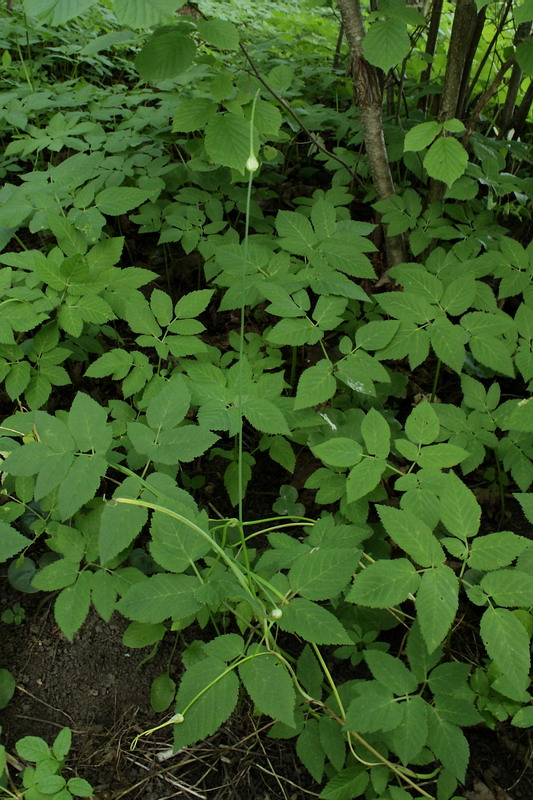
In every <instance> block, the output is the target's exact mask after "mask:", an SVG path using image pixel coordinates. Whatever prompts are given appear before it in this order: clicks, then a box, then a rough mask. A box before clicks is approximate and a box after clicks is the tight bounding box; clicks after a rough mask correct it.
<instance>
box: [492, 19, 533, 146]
mask: <svg viewBox="0 0 533 800" xmlns="http://www.w3.org/2000/svg"><path fill="white" fill-rule="evenodd" d="M530 32H531V22H522V23H521V24H520V25H519V26H518V28H517V30H516V35H515V38H514V43H515V45H517V44H520V42H522V41H524V39H525V38H526V37H527V36H529V34H530ZM521 83H522V70H521V69H520V67H519V66H518V64H515V65H514V66H513V71H512V73H511V78H510V80H509V83H508V85H507V95H506V97H505V103H504V105H503V109H502V113H501V116H500V118H499V119H498V125H499V128H500V133H501V135H502V136H505V134H506V133H507V132H508V131H509V130H510V129H511V128H514V124H513V116H514V113H515V106H516V99H517V97H518V92H519V90H520V84H521Z"/></svg>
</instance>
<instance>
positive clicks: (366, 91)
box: [339, 0, 406, 267]
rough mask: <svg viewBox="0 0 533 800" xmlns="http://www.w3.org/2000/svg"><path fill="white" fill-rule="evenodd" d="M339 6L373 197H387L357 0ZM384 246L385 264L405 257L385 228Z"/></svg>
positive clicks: (378, 114)
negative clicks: (350, 60) (385, 252)
mask: <svg viewBox="0 0 533 800" xmlns="http://www.w3.org/2000/svg"><path fill="white" fill-rule="evenodd" d="M339 7H340V10H341V16H342V24H343V27H344V32H345V35H346V41H347V42H348V47H349V49H350V55H351V59H352V64H351V75H352V82H353V88H354V94H355V100H356V103H357V105H358V107H359V113H360V115H361V123H362V126H363V136H364V141H365V148H366V154H367V158H368V164H369V167H370V174H371V175H372V181H373V183H374V188H375V190H376V195H377V199H378V200H387V199H388V198H389V197H390V196H391V195H392V194H394V192H395V189H394V182H393V180H392V174H391V171H390V165H389V159H388V155H387V148H386V146H385V138H384V136H383V118H382V91H381V87H380V84H379V78H378V72H377V69H376V68H375V67H373V66H372V65H371V64H369V63H368V62H367V61H366V59H365V57H364V55H363V39H364V37H365V27H364V23H363V15H362V12H361V6H360V4H359V0H339ZM385 248H386V251H387V265H388V266H389V267H393V266H396V265H397V264H401V263H402V262H403V261H405V260H406V255H405V245H404V241H403V238H402V237H401V236H387V235H386V230H385Z"/></svg>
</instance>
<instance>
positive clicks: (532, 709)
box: [511, 706, 533, 728]
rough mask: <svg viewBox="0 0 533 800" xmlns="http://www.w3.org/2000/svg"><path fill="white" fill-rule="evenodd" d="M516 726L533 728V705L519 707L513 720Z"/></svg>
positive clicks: (512, 722)
mask: <svg viewBox="0 0 533 800" xmlns="http://www.w3.org/2000/svg"><path fill="white" fill-rule="evenodd" d="M511 724H512V725H514V726H515V727H516V728H533V706H526V707H524V708H519V709H518V711H517V712H516V714H515V715H514V717H513V718H512V720H511Z"/></svg>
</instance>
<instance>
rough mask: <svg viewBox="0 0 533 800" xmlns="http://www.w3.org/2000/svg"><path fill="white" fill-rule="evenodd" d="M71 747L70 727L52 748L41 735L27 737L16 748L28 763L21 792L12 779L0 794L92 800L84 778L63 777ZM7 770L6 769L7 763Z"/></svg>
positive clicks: (32, 799)
mask: <svg viewBox="0 0 533 800" xmlns="http://www.w3.org/2000/svg"><path fill="white" fill-rule="evenodd" d="M71 744H72V732H71V730H70V728H62V729H61V731H60V732H59V733H58V735H57V736H56V738H55V739H54V742H53V744H52V746H51V747H49V745H47V743H46V742H45V741H44V739H41V738H40V737H39V736H25V737H24V738H23V739H19V740H18V742H17V743H16V745H15V749H16V751H17V755H18V756H19V758H21V759H22V760H23V761H25V762H30V763H29V764H28V766H26V767H24V769H23V770H22V774H21V778H20V780H21V785H20V791H19V788H17V787H16V786H15V785H14V783H13V782H12V780H11V776H10V775H8V777H9V782H8V783H7V784H6V785H4V786H3V787H2V788H1V789H0V791H2V792H3V794H2V797H3V798H5V799H6V800H7V798H19V797H25V798H27V800H43V798H45V797H53V798H56V800H69V799H70V798H72V797H92V794H93V790H92V786H91V785H90V784H89V783H87V781H86V780H84V779H83V778H76V777H73V778H68V779H67V778H64V777H63V775H62V774H61V773H62V771H63V769H64V765H65V758H66V756H67V755H68V753H69V751H70V748H71ZM3 766H4V769H6V768H7V765H6V762H4V765H3Z"/></svg>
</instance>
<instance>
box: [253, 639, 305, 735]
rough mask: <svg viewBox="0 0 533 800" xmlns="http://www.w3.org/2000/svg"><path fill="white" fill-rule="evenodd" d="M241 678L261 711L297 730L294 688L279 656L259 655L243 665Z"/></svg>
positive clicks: (262, 653)
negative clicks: (295, 727)
mask: <svg viewBox="0 0 533 800" xmlns="http://www.w3.org/2000/svg"><path fill="white" fill-rule="evenodd" d="M239 675H240V676H241V680H242V682H243V684H244V688H245V689H246V691H247V692H248V694H249V695H250V697H251V698H252V701H253V703H254V705H255V706H256V707H257V709H258V711H260V712H261V713H262V714H267V715H268V716H269V717H272V719H275V720H279V721H280V722H283V723H284V724H285V725H288V726H289V727H290V728H294V726H295V722H294V706H295V704H296V694H295V691H294V685H293V682H292V678H291V677H290V675H289V673H288V672H287V670H286V668H285V666H284V665H283V664H282V662H281V661H280V660H279V659H278V658H276V656H274V655H272V654H271V653H264V652H260V653H259V654H258V655H257V656H255V657H254V658H252V659H250V660H249V661H243V663H242V664H240V666H239Z"/></svg>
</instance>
